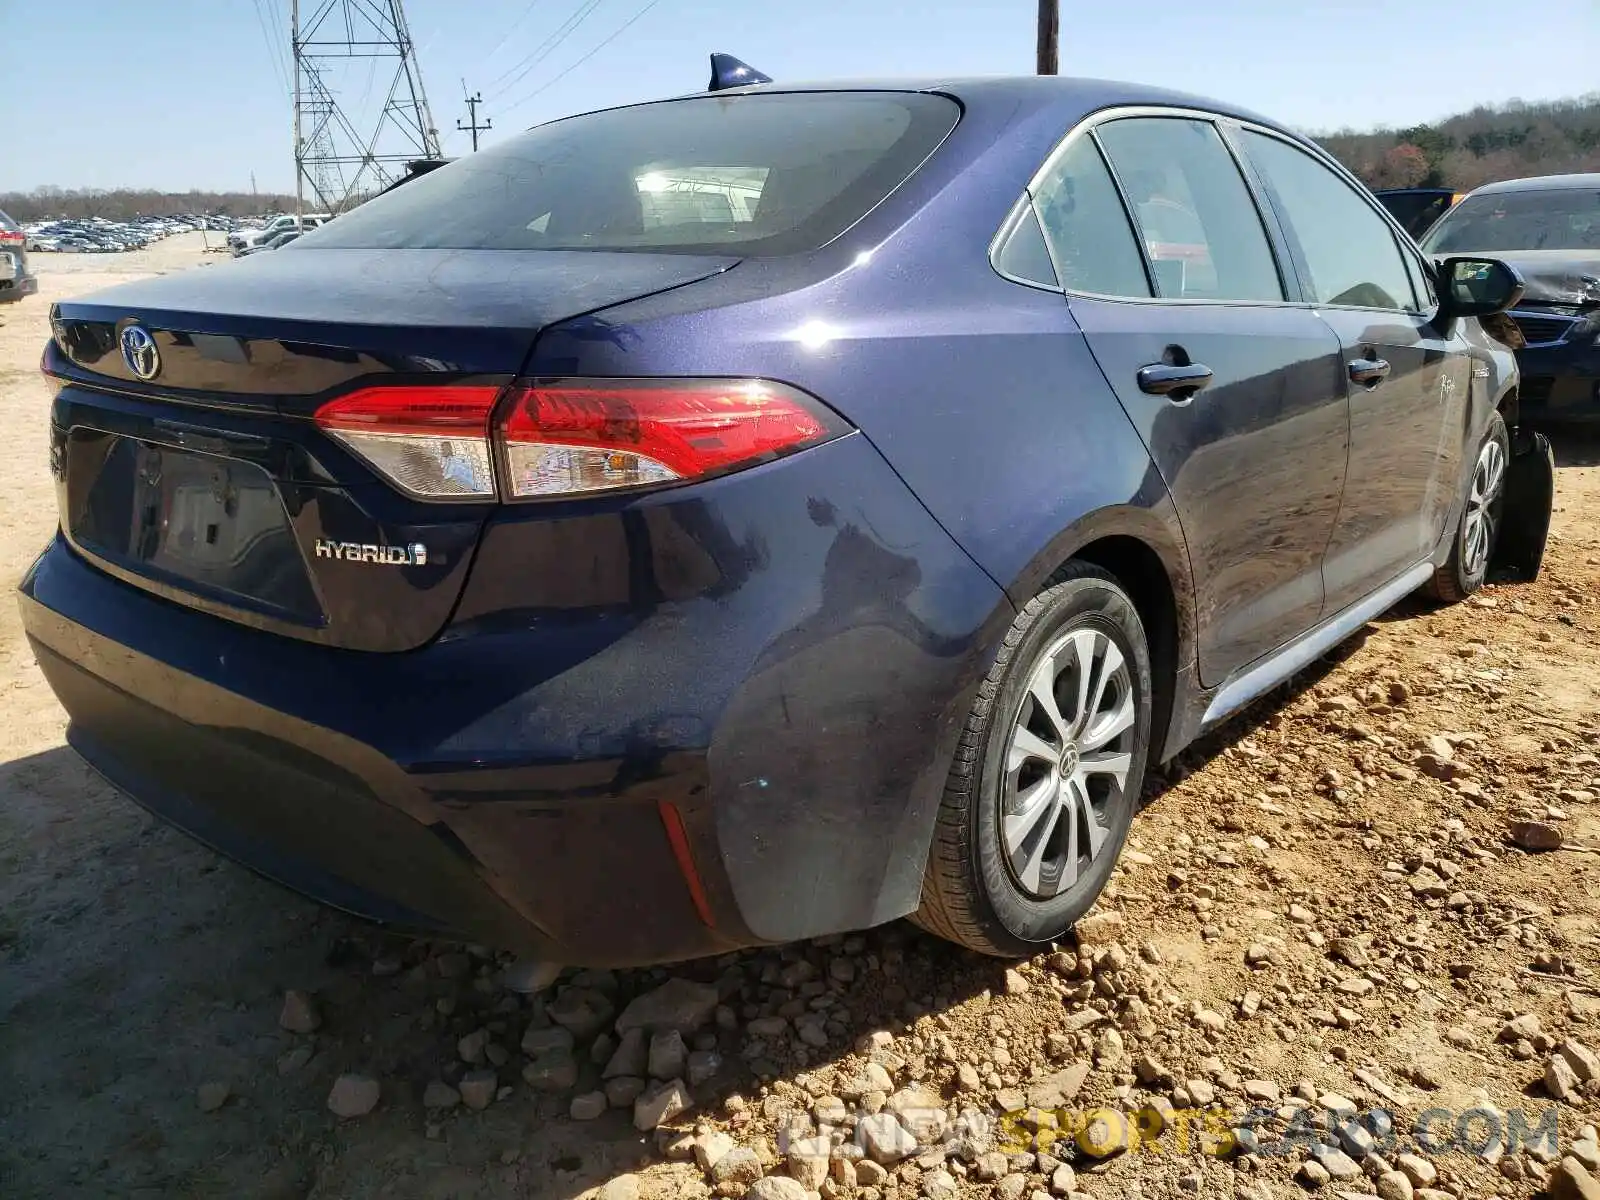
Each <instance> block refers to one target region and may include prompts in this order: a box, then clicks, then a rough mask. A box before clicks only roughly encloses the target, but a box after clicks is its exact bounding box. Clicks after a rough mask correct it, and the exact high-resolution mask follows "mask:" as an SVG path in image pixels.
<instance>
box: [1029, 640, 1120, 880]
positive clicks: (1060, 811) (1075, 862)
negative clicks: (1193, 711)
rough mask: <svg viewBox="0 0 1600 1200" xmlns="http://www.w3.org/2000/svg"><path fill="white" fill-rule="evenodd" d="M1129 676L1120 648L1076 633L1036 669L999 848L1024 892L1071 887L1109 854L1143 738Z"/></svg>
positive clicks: (1046, 655) (1049, 652)
mask: <svg viewBox="0 0 1600 1200" xmlns="http://www.w3.org/2000/svg"><path fill="white" fill-rule="evenodd" d="M1136 716H1137V709H1136V707H1135V696H1134V691H1133V683H1132V677H1131V674H1130V671H1129V666H1128V663H1127V661H1126V659H1125V658H1124V657H1123V654H1122V651H1121V650H1120V649H1119V648H1118V647H1117V644H1116V643H1115V642H1114V641H1112V639H1111V638H1110V637H1109V636H1107V635H1106V634H1105V633H1103V632H1101V631H1100V630H1098V629H1094V628H1079V629H1075V630H1072V631H1071V632H1069V633H1067V634H1065V635H1064V636H1062V637H1061V638H1060V639H1058V640H1057V641H1056V642H1055V643H1054V644H1053V645H1052V646H1051V647H1050V648H1049V649H1048V650H1047V651H1046V652H1045V653H1044V654H1043V655H1041V656H1040V658H1039V661H1038V663H1037V664H1036V665H1035V666H1034V669H1033V674H1032V676H1031V677H1030V678H1029V680H1028V687H1027V691H1026V693H1025V694H1024V696H1023V700H1022V705H1021V708H1020V709H1019V711H1018V713H1017V717H1016V721H1015V723H1014V725H1013V727H1012V731H1011V738H1010V742H1009V744H1008V746H1007V750H1006V771H1005V776H1004V779H1003V780H1002V788H1001V805H1000V846H1001V849H1002V851H1003V853H1004V856H1005V859H1006V862H1007V864H1008V866H1009V867H1010V871H1011V875H1012V878H1013V880H1014V881H1015V883H1016V884H1017V886H1018V887H1019V888H1020V889H1021V890H1022V892H1023V893H1024V894H1026V895H1028V896H1030V897H1032V898H1034V899H1039V900H1047V899H1050V898H1052V897H1055V896H1058V895H1060V894H1061V893H1062V892H1064V891H1065V890H1067V889H1068V888H1070V887H1071V886H1072V885H1073V884H1074V883H1075V882H1077V880H1078V878H1079V877H1080V876H1081V875H1082V874H1083V873H1084V872H1085V871H1086V870H1087V869H1088V868H1089V865H1090V864H1091V863H1092V862H1093V861H1094V859H1095V858H1096V857H1097V856H1098V855H1099V854H1100V852H1101V850H1102V849H1103V848H1104V846H1105V843H1106V840H1107V838H1108V837H1109V835H1110V830H1111V812H1112V810H1113V809H1114V808H1115V807H1116V806H1117V805H1119V804H1120V803H1121V802H1122V800H1123V799H1124V789H1125V788H1126V786H1127V781H1128V772H1129V769H1130V768H1131V767H1132V765H1133V749H1134V743H1135V740H1136V738H1137V729H1136V728H1135V725H1136Z"/></svg>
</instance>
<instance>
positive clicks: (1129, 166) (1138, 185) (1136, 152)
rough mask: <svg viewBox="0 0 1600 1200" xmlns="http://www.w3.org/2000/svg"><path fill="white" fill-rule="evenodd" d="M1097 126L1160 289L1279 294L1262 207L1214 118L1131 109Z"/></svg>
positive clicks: (1252, 296) (1254, 296)
mask: <svg viewBox="0 0 1600 1200" xmlns="http://www.w3.org/2000/svg"><path fill="white" fill-rule="evenodd" d="M1095 134H1096V136H1097V137H1098V138H1099V139H1100V142H1101V144H1102V145H1103V146H1104V147H1105V150H1106V155H1107V157H1108V158H1110V160H1111V166H1112V168H1113V169H1114V170H1115V171H1116V173H1117V181H1118V182H1119V183H1120V184H1121V185H1122V190H1123V194H1124V195H1126V196H1127V198H1128V203H1129V205H1130V206H1131V207H1132V208H1133V213H1134V216H1135V218H1136V219H1137V221H1138V224H1139V232H1140V234H1141V235H1142V236H1143V238H1144V244H1145V251H1146V253H1147V254H1148V255H1149V257H1150V261H1151V265H1152V267H1153V269H1154V272H1155V277H1156V288H1157V290H1158V291H1159V292H1160V294H1161V295H1162V296H1163V297H1168V298H1171V299H1177V300H1268V301H1270V300H1282V299H1283V284H1282V282H1281V281H1280V279H1279V277H1278V268H1277V264H1276V263H1275V262H1274V261H1273V257H1272V247H1271V245H1270V244H1269V243H1268V241H1267V234H1266V230H1265V229H1264V228H1263V227H1262V224H1261V217H1260V214H1259V213H1258V212H1257V211H1256V206H1255V202H1254V201H1253V200H1252V199H1251V197H1250V191H1249V189H1248V188H1247V187H1246V186H1245V182H1244V177H1243V176H1242V175H1241V174H1240V173H1239V167H1238V164H1237V163H1235V162H1234V161H1233V155H1231V154H1230V153H1229V152H1228V148H1227V146H1226V145H1224V144H1223V141H1222V136H1221V135H1220V134H1219V133H1218V132H1217V130H1216V127H1215V126H1213V125H1212V124H1211V123H1210V122H1208V121H1195V120H1187V119H1184V118H1172V117H1130V118H1127V119H1124V120H1118V121H1110V122H1107V123H1106V124H1103V125H1101V126H1099V127H1098V128H1097V129H1096V131H1095Z"/></svg>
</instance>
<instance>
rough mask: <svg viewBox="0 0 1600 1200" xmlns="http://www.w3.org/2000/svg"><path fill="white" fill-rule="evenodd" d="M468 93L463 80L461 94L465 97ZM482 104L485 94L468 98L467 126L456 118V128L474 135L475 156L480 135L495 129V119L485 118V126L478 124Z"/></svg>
mask: <svg viewBox="0 0 1600 1200" xmlns="http://www.w3.org/2000/svg"><path fill="white" fill-rule="evenodd" d="M466 91H467V84H466V80H462V81H461V92H462V94H463V95H465V94H466ZM482 103H483V93H482V92H479V93H478V94H477V95H476V96H467V124H465V125H463V124H462V123H461V118H459V117H457V118H456V128H457V129H459V130H461V131H462V132H463V133H466V132H469V131H470V132H471V134H472V152H473V153H474V154H476V153H477V152H478V134H479V133H481V132H483V131H485V130H489V129H493V128H494V118H493V117H485V118H484V119H483V124H482V125H479V124H478V105H480V104H482Z"/></svg>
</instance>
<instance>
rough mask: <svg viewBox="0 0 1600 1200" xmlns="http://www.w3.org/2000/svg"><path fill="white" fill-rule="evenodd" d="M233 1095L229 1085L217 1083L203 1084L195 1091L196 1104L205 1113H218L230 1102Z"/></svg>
mask: <svg viewBox="0 0 1600 1200" xmlns="http://www.w3.org/2000/svg"><path fill="white" fill-rule="evenodd" d="M232 1094H233V1089H232V1088H231V1087H230V1086H228V1084H227V1083H224V1082H221V1081H215V1082H211V1083H202V1084H201V1085H200V1086H199V1088H197V1089H196V1090H195V1102H196V1103H197V1104H198V1105H199V1106H200V1111H201V1112H203V1113H210V1112H216V1111H217V1109H219V1108H221V1107H222V1106H223V1105H224V1104H226V1103H227V1102H228V1097H229V1096H231V1095H232Z"/></svg>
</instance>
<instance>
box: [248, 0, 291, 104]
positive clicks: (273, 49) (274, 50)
mask: <svg viewBox="0 0 1600 1200" xmlns="http://www.w3.org/2000/svg"><path fill="white" fill-rule="evenodd" d="M250 3H251V4H252V5H254V6H255V10H256V24H257V25H259V26H261V40H262V41H263V42H265V43H266V46H267V59H268V61H269V62H270V63H271V64H272V73H273V75H274V76H276V77H277V80H278V86H279V87H281V88H282V89H283V93H284V95H288V94H289V91H290V88H289V75H288V72H286V71H285V70H284V69H283V59H282V57H281V55H282V53H283V50H282V47H280V46H278V45H277V43H276V42H274V41H273V37H272V33H271V31H270V30H269V29H268V28H267V18H266V14H265V13H263V12H262V11H261V0H250Z"/></svg>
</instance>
